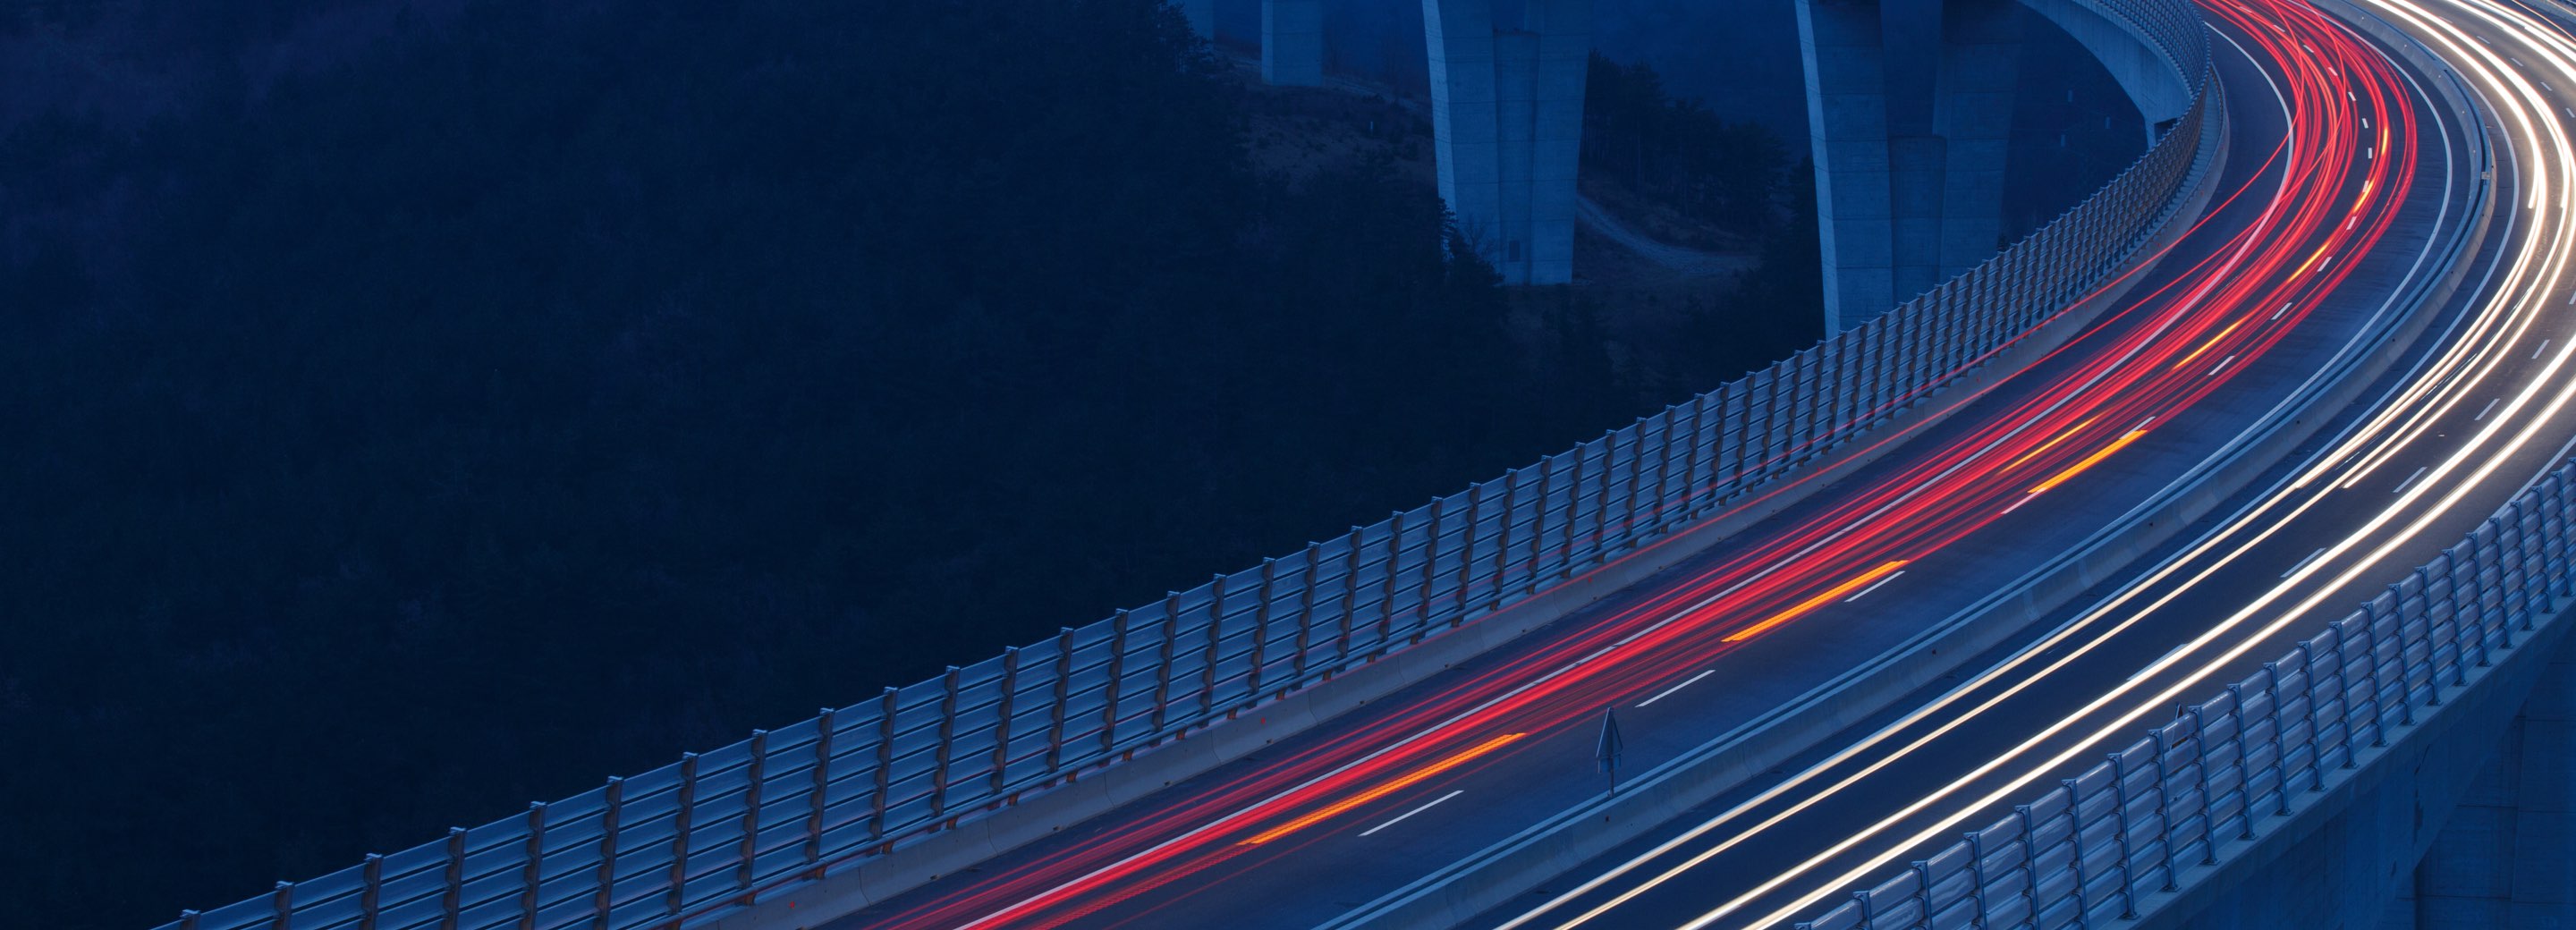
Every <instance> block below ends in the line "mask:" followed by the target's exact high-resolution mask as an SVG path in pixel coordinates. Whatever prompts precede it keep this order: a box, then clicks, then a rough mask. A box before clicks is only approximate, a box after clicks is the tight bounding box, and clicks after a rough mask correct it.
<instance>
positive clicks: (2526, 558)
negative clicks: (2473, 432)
mask: <svg viewBox="0 0 2576 930" xmlns="http://www.w3.org/2000/svg"><path fill="white" fill-rule="evenodd" d="M2571 484H2576V464H2570V465H2565V466H2562V467H2560V468H2559V469H2558V470H2557V471H2555V472H2553V473H2551V474H2550V475H2548V476H2547V477H2545V478H2543V479H2541V480H2540V481H2539V482H2537V483H2535V484H2533V485H2532V486H2531V487H2530V488H2528V489H2526V490H2525V491H2524V492H2523V493H2522V494H2521V495H2519V496H2517V497H2516V498H2515V499H2514V500H2513V501H2512V502H2511V503H2509V504H2507V505H2506V506H2505V508H2504V509H2503V510H2502V511H2501V512H2499V513H2498V514H2497V515H2496V516H2494V517H2490V518H2489V519H2488V520H2487V521H2486V522H2485V523H2484V524H2481V525H2480V526H2479V527H2478V528H2477V530H2476V531H2474V532H2472V533H2470V534H2469V536H2468V537H2467V538H2466V539H2463V540H2461V541H2460V543H2459V544H2458V545H2456V546H2453V547H2451V548H2449V549H2445V550H2443V551H2442V554H2441V557H2440V558H2438V559H2436V560H2434V561H2432V562H2430V563H2427V564H2425V565H2424V566H2422V567H2420V568H2417V569H2415V570H2414V571H2413V572H2412V573H2410V574H2408V575H2407V576H2406V578H2405V579H2404V580H2402V581H2400V582H2398V583H2397V584H2393V585H2390V586H2389V587H2388V590H2387V591H2386V592H2384V593H2382V594H2380V595H2379V596H2378V597H2376V598H2373V599H2372V600H2370V601H2369V602H2368V603H2365V604H2363V605H2362V606H2361V608H2360V609H2358V610H2355V611H2354V612H2352V613H2351V614H2349V615H2347V616H2345V617H2343V618H2341V619H2338V620H2336V621H2334V622H2332V623H2329V624H2327V625H2326V627H2325V629H2324V630H2322V631H2320V632H2319V633H2318V635H2317V636H2315V637H2312V638H2310V639H2306V640H2302V641H2300V642H2299V643H2298V645H2297V647H2296V648H2295V649H2293V650H2291V651H2290V652H2288V653H2286V654H2284V655H2282V656H2280V657H2279V658H2278V659H2276V660H2274V661H2272V662H2266V663H2264V665H2263V668H2262V669H2261V670H2259V671H2257V672H2255V673H2254V674H2253V675H2252V676H2250V677H2248V678H2246V679H2245V680H2243V681H2240V682H2236V683H2234V684H2230V685H2228V686H2227V688H2226V691H2225V693H2222V694H2219V695H2216V696H2214V697H2212V698H2210V699H2209V700H2207V701H2204V702H2201V703H2199V704H2197V705H2193V706H2192V707H2189V708H2187V709H2185V710H2184V712H2183V713H2182V714H2181V715H2180V716H2179V717H2178V719H2176V720H2174V721H2173V722H2172V723H2169V724H2166V725H2164V726H2159V727H2153V728H2150V729H2148V730H2147V731H2146V733H2145V735H2144V737H2143V738H2141V739H2139V740H2138V741H2136V742H2133V743H2131V744H2129V745H2128V746H2126V747H2124V748H2122V749H2121V750H2120V751H2118V752H2114V753H2110V754H2108V757H2107V758H2106V759H2105V760H2104V761H2103V762H2102V763H2101V764H2098V765H2095V766H2093V767H2092V768H2091V769H2088V770H2086V771H2085V772H2084V773H2083V774H2082V775H2079V776H2077V777H2075V778H2071V779H2067V780H2065V781H2064V782H2062V783H2060V785H2059V786H2058V787H2057V788H2055V789H2053V790H2050V791H2048V792H2046V793H2044V794H2041V795H2039V796H2038V797H2036V798H2034V799H2032V800H2031V801H2030V802H2029V803H2027V804H2022V805H2017V806H2015V807H2014V808H2013V812H2012V813H2011V814H2010V815H2008V816H2005V817H2003V818H2001V819H1999V820H1996V821H1994V822H1992V823H1989V824H1987V825H1986V826H1985V827H1983V828H1981V829H1977V830H1971V831H1968V832H1967V833H1965V834H1964V835H1963V836H1962V837H1961V839H1960V841H1959V842H1957V843H1954V844H1952V845H1951V846H1949V847H1947V848H1945V849H1942V850H1941V851H1939V852H1937V853H1934V854H1933V855H1932V856H1930V857H1929V858H1927V859H1924V860H1921V861H1918V862H1915V863H1913V864H1912V865H1911V866H1909V867H1908V868H1907V869H1905V870H1904V871H1901V872H1898V873H1896V874H1894V875H1891V876H1889V877H1888V878H1887V879H1886V880H1884V881H1881V882H1879V883H1877V884H1876V885H1874V886H1871V887H1869V888H1867V889H1863V890H1861V891H1858V892H1855V893H1854V894H1853V898H1852V900H1850V901H1847V902H1844V903H1842V904H1840V905H1838V906H1836V907H1834V908H1832V909H1831V910H1829V911H1825V912H1824V913H1822V914H1821V915H1819V916H1817V917H1816V918H1815V919H1813V920H1810V921H1805V922H1802V923H1800V924H1798V927H1800V928H1801V930H1899V928H1905V930H1911V928H1929V930H1948V928H1968V927H1996V926H2007V927H2009V926H2022V925H2029V926H2041V927H2058V926H2092V925H2093V924H2094V922H2097V921H2110V920H2113V919H2115V918H2116V919H2122V920H2133V919H2136V918H2138V917H2139V916H2140V913H2141V910H2142V904H2141V902H2142V901H2145V900H2146V899H2148V898H2149V897H2150V896H2161V895H2169V894H2170V893H2172V892H2174V891H2176V889H2177V887H2178V886H2180V885H2183V884H2188V883H2192V882H2195V881H2199V880H2203V879H2206V878H2208V877H2209V876H2210V874H2211V872H2212V870H2213V869H2217V868H2223V867H2225V866H2224V864H2222V862H2221V860H2222V859H2224V858H2233V856H2232V854H2233V853H2236V852H2241V847H2243V846H2245V845H2250V844H2251V843H2253V842H2254V841H2255V840H2256V835H2257V833H2258V832H2260V833H2263V834H2267V835H2268V834H2271V833H2273V832H2275V831H2276V830H2278V829H2280V827H2279V826H2278V825H2279V824H2284V823H2287V822H2289V819H2290V815H2291V813H2292V810H2293V808H2294V807H2295V808H2301V809H2304V808H2307V807H2310V806H2313V805H2315V804H2317V803H2319V799H2320V798H2321V797H2324V796H2325V795H2323V794H2322V793H2323V792H2326V791H2327V790H2328V788H2329V785H2330V783H2340V782H2342V781H2344V780H2345V779H2347V778H2348V777H2349V776H2350V772H2351V771H2352V770H2353V769H2354V768H2355V767H2356V765H2357V764H2359V765H2361V766H2363V767H2367V763H2368V762H2369V761H2372V760H2371V759H2369V758H2365V757H2371V756H2375V755H2377V754H2378V751H2379V750H2382V749H2384V748H2385V747H2387V746H2388V745H2389V743H2390V741H2391V740H2392V739H2401V740H2402V739H2404V738H2405V737H2406V736H2407V735H2409V731H2414V730H2415V728H2416V727H2418V726H2419V723H2430V722H2431V720H2430V718H2432V717H2434V716H2435V715H2438V714H2441V713H2443V712H2444V711H2443V702H2444V701H2445V700H2450V701H2451V702H2452V703H2453V704H2457V703H2459V700H2458V699H2459V697H2460V692H2461V691H2463V690H2464V689H2470V688H2475V687H2477V686H2478V685H2481V684H2484V683H2486V682H2488V681H2490V680H2493V679H2495V678H2496V676H2497V673H2498V669H2499V668H2500V667H2502V666H2504V665H2506V664H2507V663H2509V662H2511V661H2512V660H2514V659H2517V658H2523V657H2525V656H2527V655H2535V654H2536V653H2538V652H2541V651H2543V650H2538V649H2535V648H2534V647H2536V646H2542V645H2545V644H2548V643H2552V642H2554V641H2555V640H2557V639H2560V638H2563V636H2564V630H2563V629H2562V628H2563V627H2564V626H2565V625H2566V622H2567V616H2566V614H2565V613H2563V612H2561V611H2560V609H2559V607H2560V605H2559V599H2560V598H2564V597H2568V596H2570V595H2571V594H2572V593H2576V586H2571V582H2576V578H2571V568H2570V565H2569V563H2568V555H2567V554H2568V553H2569V552H2570V551H2576V493H2571V487H2570V486H2571ZM2419 718H2425V719H2422V720H2420V721H2419ZM2392 734H2395V735H2392Z"/></svg>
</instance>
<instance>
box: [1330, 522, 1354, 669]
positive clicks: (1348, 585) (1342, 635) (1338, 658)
mask: <svg viewBox="0 0 2576 930" xmlns="http://www.w3.org/2000/svg"><path fill="white" fill-rule="evenodd" d="M1359 609H1360V528H1359V527H1356V526H1354V527H1351V537H1350V545H1348V546H1346V547H1344V551H1343V552H1342V620H1341V628H1340V630H1338V631H1337V632H1338V642H1337V643H1336V644H1335V648H1334V656H1333V670H1339V669H1340V668H1342V667H1343V665H1344V664H1346V663H1348V662H1350V660H1351V623H1352V621H1354V620H1357V619H1358V617H1357V614H1358V612H1359ZM1327 674H1330V672H1329V671H1328V672H1327Z"/></svg>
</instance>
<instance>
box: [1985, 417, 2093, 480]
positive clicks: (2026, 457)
mask: <svg viewBox="0 0 2576 930" xmlns="http://www.w3.org/2000/svg"><path fill="white" fill-rule="evenodd" d="M2101 418H2102V417H2101V415H2100V414H2095V415H2093V416H2089V417H2085V418H2084V422H2082V423H2078V424H2075V425H2074V426H2073V427H2072V428H2069V429H2068V430H2067V431H2066V432H2063V433H2059V434H2057V438H2055V439H2051V440H2049V441H2047V442H2044V443H2040V445H2039V448H2036V449H2032V450H2030V451H2028V452H2024V453H2022V456H2021V457H2020V458H2017V459H2014V460H2012V461H2010V462H2006V463H2004V468H2006V469H2012V468H2016V467H2019V466H2020V465H2021V463H2023V462H2027V461H2030V460H2031V459H2033V458H2036V457H2038V455H2039V454H2040V453H2042V452H2046V451H2048V450H2050V449H2054V448H2057V444H2058V443H2061V442H2065V441H2067V440H2068V439H2072V438H2074V436H2075V434H2077V433H2081V432H2083V431H2084V428H2085V427H2087V426H2091V425H2093V421H2095V420H2099V419H2101Z"/></svg>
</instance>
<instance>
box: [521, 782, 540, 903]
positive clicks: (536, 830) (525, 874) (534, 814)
mask: <svg viewBox="0 0 2576 930" xmlns="http://www.w3.org/2000/svg"><path fill="white" fill-rule="evenodd" d="M522 849H523V851H522V853H521V854H520V856H519V858H520V859H521V860H522V861H521V863H520V865H519V930H537V889H538V888H539V887H540V886H541V885H543V884H544V882H545V861H546V802H544V801H532V802H530V803H529V804H528V842H527V845H526V846H525V847H522Z"/></svg>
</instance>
